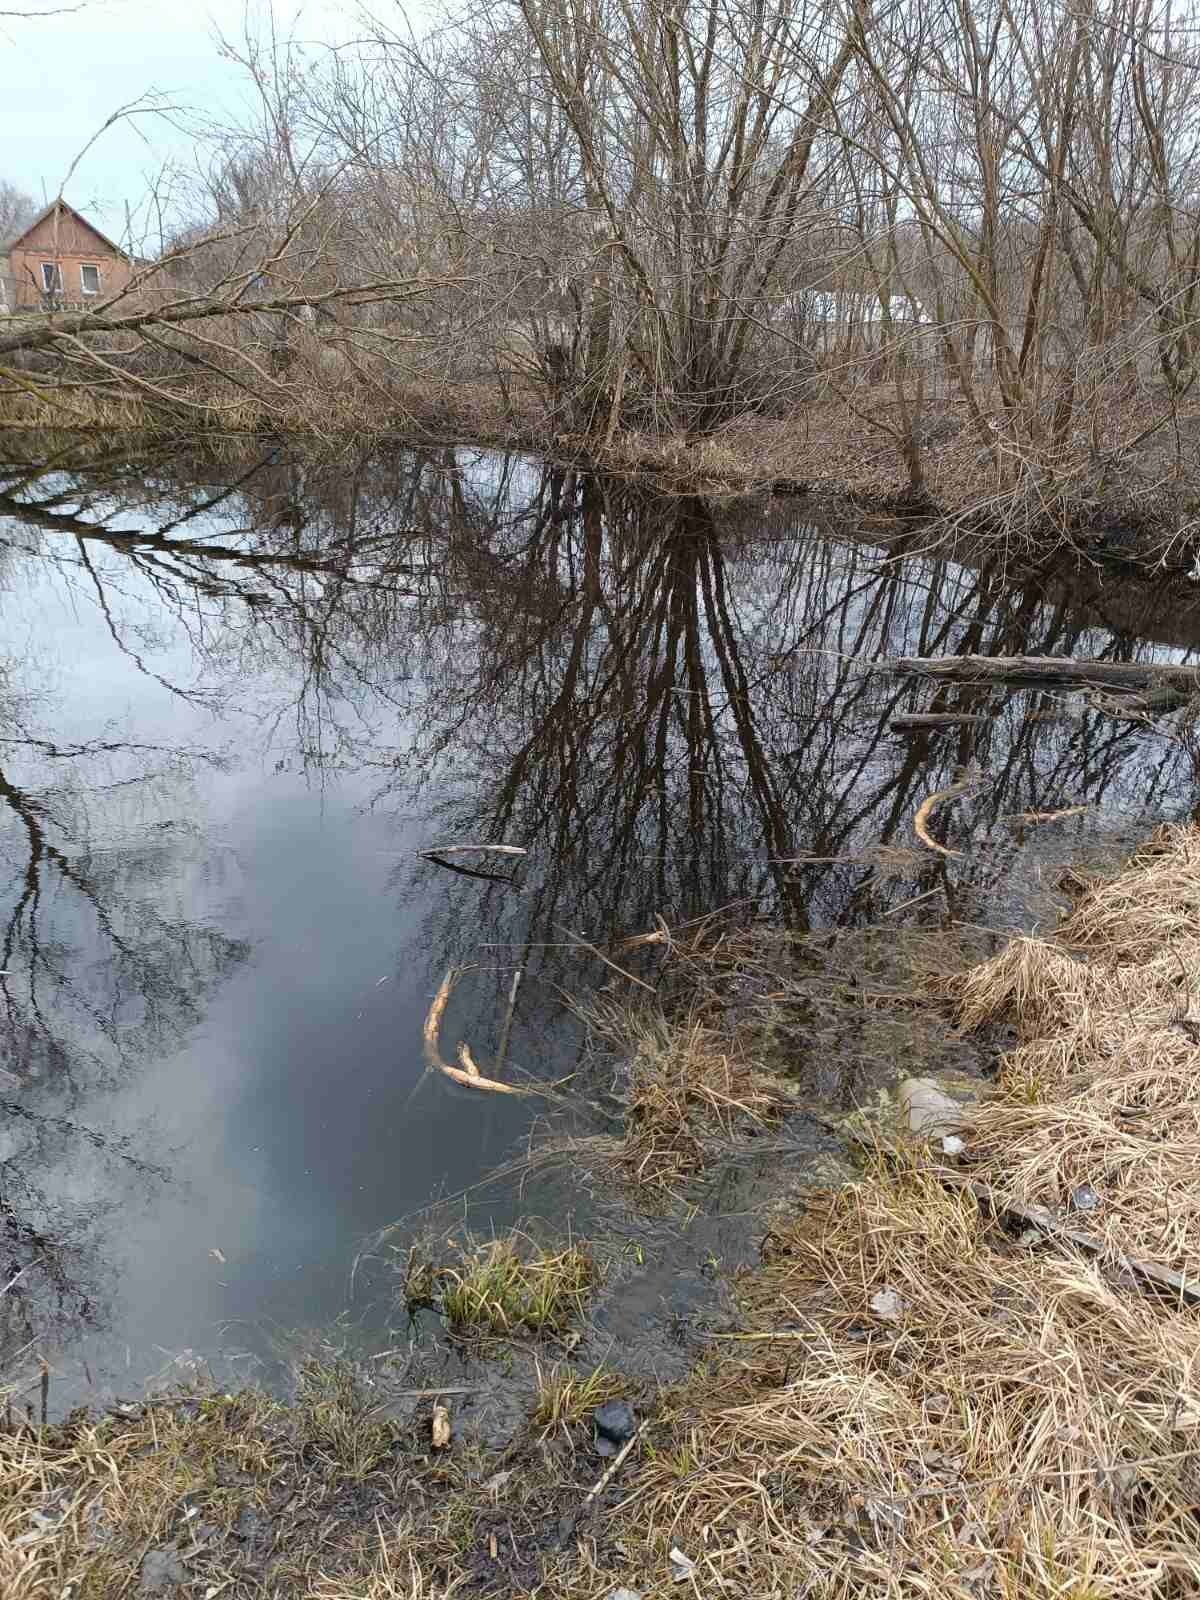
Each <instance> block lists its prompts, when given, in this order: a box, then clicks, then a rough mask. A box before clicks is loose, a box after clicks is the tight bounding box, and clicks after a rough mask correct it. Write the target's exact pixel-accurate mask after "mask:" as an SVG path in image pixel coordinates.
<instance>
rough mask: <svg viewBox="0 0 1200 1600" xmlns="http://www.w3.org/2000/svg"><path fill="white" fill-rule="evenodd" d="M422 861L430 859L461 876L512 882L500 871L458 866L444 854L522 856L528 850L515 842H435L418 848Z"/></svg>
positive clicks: (496, 881)
mask: <svg viewBox="0 0 1200 1600" xmlns="http://www.w3.org/2000/svg"><path fill="white" fill-rule="evenodd" d="M417 854H418V855H419V856H420V858H421V859H422V861H431V862H432V863H433V865H434V866H435V867H445V868H446V869H447V870H448V871H449V872H457V873H458V874H459V876H460V877H463V878H483V879H484V880H485V881H486V882H488V883H514V882H515V881H516V880H515V879H514V878H510V877H508V876H507V875H506V874H505V873H502V872H480V870H479V868H478V867H464V866H460V865H459V863H458V862H457V861H447V860H445V859H444V858H445V857H446V856H466V855H497V856H523V855H526V854H528V852H527V851H526V850H524V849H522V847H521V846H520V845H516V844H435V845H430V847H429V849H428V850H418V851H417Z"/></svg>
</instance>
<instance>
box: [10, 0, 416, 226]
mask: <svg viewBox="0 0 1200 1600" xmlns="http://www.w3.org/2000/svg"><path fill="white" fill-rule="evenodd" d="M72 3H74V0H0V12H4V11H10V10H17V9H20V10H24V11H30V12H33V13H35V14H36V13H37V12H38V11H42V12H52V11H53V9H54V8H55V7H56V6H67V5H71V4H72ZM390 8H391V7H390V0H380V5H379V8H378V9H379V10H380V11H381V12H382V11H387V10H390ZM356 9H357V7H356V6H355V5H354V3H353V0H347V3H343V4H338V3H337V0H311V3H310V4H306V5H303V6H299V5H291V6H287V5H283V4H279V5H277V6H276V16H277V19H278V24H277V26H278V28H279V30H280V31H281V32H282V33H284V34H286V33H287V32H289V31H293V32H294V34H295V36H296V38H297V39H300V40H303V41H324V42H341V41H343V40H345V39H346V38H348V37H351V36H352V34H351V30H352V27H353V17H354V13H355V11H356ZM247 15H249V17H250V19H251V23H252V26H255V27H257V28H261V27H262V25H263V19H264V16H269V7H268V5H267V0H251V5H250V8H249V12H248V11H247V5H246V3H245V0H86V3H84V4H83V5H82V6H81V7H80V8H79V9H77V10H75V11H71V12H64V13H63V14H62V15H59V16H54V15H41V16H37V15H35V16H34V17H32V18H29V19H25V18H21V19H17V18H13V17H4V16H0V178H7V179H9V180H10V181H11V182H13V183H16V184H18V185H19V186H20V187H21V188H23V189H26V190H28V192H29V193H30V194H31V195H33V197H34V198H35V200H37V201H38V203H39V204H41V203H42V201H43V198H46V199H49V198H52V197H53V195H54V194H55V193H57V191H58V187H59V184H60V183H61V182H62V180H63V178H64V177H65V175H66V173H67V172H68V170H69V169H70V166H71V162H72V161H73V160H74V159H75V157H76V155H77V154H78V153H79V151H80V150H81V149H82V148H83V147H84V146H85V145H86V144H87V142H88V140H89V139H91V138H92V136H93V135H94V134H95V133H96V132H97V130H98V129H99V128H101V127H102V126H103V124H104V122H105V120H106V119H107V118H108V117H109V116H111V114H112V113H113V112H114V111H115V110H116V109H117V108H118V107H119V106H122V105H125V104H128V103H129V102H131V101H134V100H137V99H138V98H139V97H140V96H142V95H144V94H146V93H147V92H149V91H155V92H157V93H158V94H159V95H161V96H162V97H163V98H164V99H165V100H169V101H171V102H172V103H173V104H174V105H176V106H178V107H179V108H180V113H181V115H180V117H179V118H178V119H177V120H178V121H179V122H180V124H181V126H172V125H171V124H170V123H169V122H167V121H166V120H164V119H162V118H160V117H139V118H137V119H135V120H133V121H132V122H126V123H123V124H118V125H117V126H115V127H112V128H110V129H109V130H108V132H107V133H105V134H104V136H103V137H102V138H101V139H100V140H99V141H98V142H97V144H96V145H95V146H94V148H93V149H92V150H91V151H90V152H89V154H88V155H87V156H86V157H85V158H84V160H83V161H82V162H81V164H80V166H79V169H78V171H77V173H76V175H75V177H74V179H73V180H72V181H71V183H70V184H69V185H68V187H67V190H66V195H67V199H68V200H70V202H71V203H72V205H74V206H76V207H78V209H79V210H81V211H85V212H87V214H88V215H89V216H92V217H93V218H94V219H95V221H96V222H97V223H98V224H99V226H100V227H101V228H103V229H104V230H105V231H106V232H109V233H111V234H113V235H114V236H115V237H120V235H121V233H122V231H123V229H124V221H125V207H126V205H129V206H130V207H132V208H134V209H135V211H136V209H137V208H138V206H139V204H141V203H142V202H143V201H144V198H145V195H146V193H147V190H148V188H149V187H150V186H151V184H152V183H153V181H154V179H155V177H156V175H157V174H158V173H159V172H160V171H161V170H162V168H163V166H164V163H175V164H183V165H189V164H191V163H192V162H193V161H194V157H195V140H194V137H193V136H191V135H190V134H189V132H188V131H187V128H186V124H187V122H188V119H189V118H206V117H207V118H219V117H223V116H224V117H230V118H232V117H235V116H237V115H238V114H239V111H241V112H242V113H244V112H245V109H246V106H247V103H248V101H247V94H246V89H245V85H244V81H243V79H242V76H241V74H240V71H239V69H238V68H237V67H236V66H235V65H234V64H232V63H230V62H228V61H226V60H223V59H222V58H221V54H220V49H219V45H218V43H217V32H218V30H220V31H221V32H223V33H224V34H226V35H227V36H232V37H233V38H235V39H236V38H240V37H241V36H242V35H243V33H244V27H245V20H246V17H247ZM192 125H193V126H194V125H195V124H194V122H193V124H192Z"/></svg>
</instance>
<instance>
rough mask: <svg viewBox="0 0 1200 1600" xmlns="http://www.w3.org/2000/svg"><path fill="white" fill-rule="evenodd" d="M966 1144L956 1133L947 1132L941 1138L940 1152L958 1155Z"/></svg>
mask: <svg viewBox="0 0 1200 1600" xmlns="http://www.w3.org/2000/svg"><path fill="white" fill-rule="evenodd" d="M966 1148H967V1147H966V1145H965V1144H964V1143H963V1141H962V1140H961V1139H960V1138H959V1136H958V1135H957V1134H956V1133H948V1134H946V1135H945V1137H944V1138H943V1139H942V1154H943V1155H944V1156H960V1155H962V1153H963V1151H964V1150H965V1149H966Z"/></svg>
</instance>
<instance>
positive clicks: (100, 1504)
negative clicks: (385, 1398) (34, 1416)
mask: <svg viewBox="0 0 1200 1600" xmlns="http://www.w3.org/2000/svg"><path fill="white" fill-rule="evenodd" d="M398 1440H399V1431H398V1429H397V1427H396V1425H394V1424H392V1423H390V1422H381V1421H376V1420H372V1418H371V1416H370V1409H369V1397H368V1398H364V1397H363V1396H362V1395H361V1394H360V1392H359V1390H358V1387H357V1385H356V1382H355V1380H354V1378H353V1376H352V1375H351V1374H350V1373H349V1372H348V1371H347V1370H344V1369H342V1368H339V1367H337V1366H325V1367H322V1366H317V1365H316V1364H312V1363H310V1364H308V1365H307V1366H306V1367H305V1369H304V1370H303V1371H302V1373H301V1374H300V1382H299V1389H298V1393H297V1396H296V1398H295V1400H294V1401H293V1402H292V1403H290V1404H285V1403H283V1402H280V1401H277V1400H274V1399H271V1398H270V1397H268V1396H266V1395H263V1394H260V1393H257V1392H255V1391H245V1392H243V1393H240V1394H238V1395H235V1396H230V1395H220V1394H217V1395H209V1396H205V1397H196V1398H186V1397H181V1398H180V1399H179V1400H178V1401H173V1402H171V1403H164V1402H150V1403H149V1404H147V1405H146V1406H144V1407H137V1408H134V1410H133V1414H132V1415H130V1416H128V1417H125V1416H115V1415H109V1416H106V1417H103V1418H100V1419H89V1418H83V1419H72V1420H70V1421H68V1422H66V1423H63V1424H59V1425H57V1426H53V1427H49V1428H45V1429H32V1428H25V1427H21V1428H16V1429H9V1430H2V1429H0V1594H2V1595H3V1596H4V1600H64V1596H70V1600H115V1597H117V1596H119V1595H122V1594H126V1593H130V1592H135V1593H136V1592H138V1589H139V1585H140V1581H141V1574H142V1572H143V1562H144V1560H145V1558H146V1557H147V1553H148V1552H149V1553H152V1555H151V1559H153V1553H155V1552H162V1551H165V1552H170V1553H171V1554H172V1555H174V1557H175V1558H176V1559H177V1560H178V1561H179V1563H180V1569H179V1570H180V1571H181V1572H182V1573H183V1574H185V1576H186V1584H187V1587H186V1591H185V1592H187V1593H189V1594H196V1595H203V1594H214V1595H215V1594H217V1593H220V1594H222V1595H226V1596H229V1597H230V1600H235V1597H240V1596H249V1595H251V1594H254V1595H270V1596H280V1597H283V1596H288V1597H293V1596H295V1597H299V1596H302V1595H307V1594H309V1593H310V1592H314V1591H313V1589H312V1583H311V1581H310V1580H312V1579H313V1575H314V1574H316V1573H318V1572H320V1570H321V1569H322V1568H326V1569H329V1568H331V1567H333V1566H335V1565H338V1566H341V1565H347V1564H348V1565H349V1566H351V1567H355V1568H356V1570H357V1571H358V1572H359V1577H360V1579H361V1577H362V1576H363V1575H365V1574H366V1573H367V1572H369V1571H370V1570H371V1565H372V1560H371V1559H368V1558H366V1557H363V1558H362V1559H361V1560H360V1559H359V1549H360V1546H361V1545H362V1543H363V1542H364V1540H365V1539H366V1538H367V1536H368V1535H369V1534H371V1533H373V1532H374V1522H373V1512H374V1508H375V1507H376V1506H378V1505H380V1504H387V1503H394V1502H395V1499H396V1496H397V1494H398V1493H399V1492H400V1486H401V1483H402V1480H403V1478H404V1476H405V1473H404V1468H405V1466H406V1461H405V1457H404V1455H403V1453H398V1452H397V1444H398ZM252 1530H256V1531H252ZM331 1552H336V1557H335V1556H333V1555H331ZM356 1592H357V1593H359V1594H362V1595H367V1594H369V1593H370V1591H369V1590H367V1589H366V1588H365V1587H363V1586H362V1584H361V1582H360V1584H359V1588H358V1589H357V1591H356ZM380 1592H381V1593H382V1592H385V1591H380Z"/></svg>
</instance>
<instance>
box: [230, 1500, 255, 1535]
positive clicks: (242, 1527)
mask: <svg viewBox="0 0 1200 1600" xmlns="http://www.w3.org/2000/svg"><path fill="white" fill-rule="evenodd" d="M261 1526H262V1518H261V1517H260V1516H259V1514H258V1512H257V1511H255V1509H254V1507H253V1506H243V1507H242V1509H241V1510H240V1511H239V1512H238V1515H237V1521H236V1522H235V1523H234V1525H233V1536H234V1538H235V1539H253V1538H254V1536H255V1534H256V1533H257V1532H258V1530H259V1528H260V1527H261Z"/></svg>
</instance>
